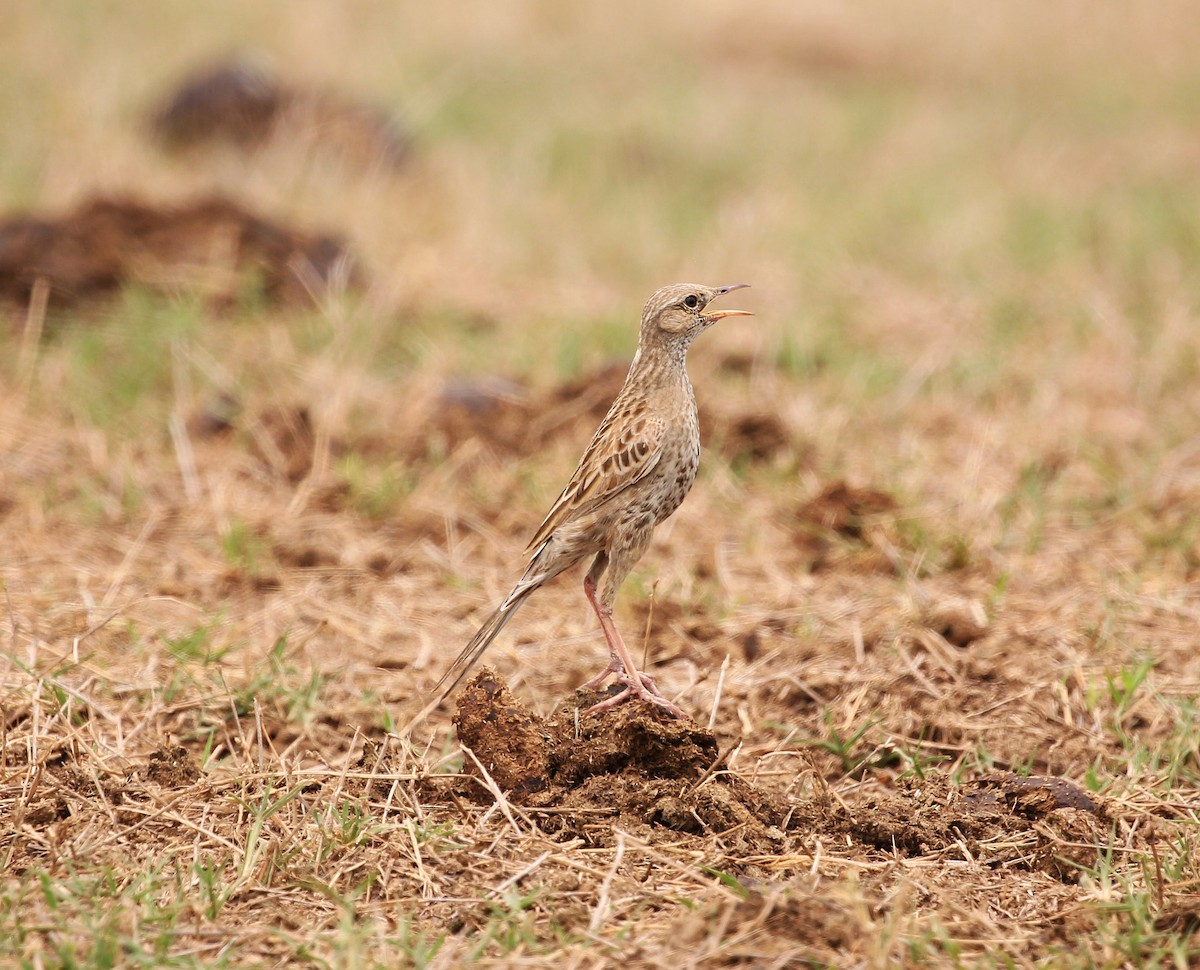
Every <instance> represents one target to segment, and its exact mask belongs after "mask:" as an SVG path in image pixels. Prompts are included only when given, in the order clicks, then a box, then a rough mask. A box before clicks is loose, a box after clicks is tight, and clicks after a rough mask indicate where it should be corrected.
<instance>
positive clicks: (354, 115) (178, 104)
mask: <svg viewBox="0 0 1200 970" xmlns="http://www.w3.org/2000/svg"><path fill="white" fill-rule="evenodd" d="M149 128H150V131H151V133H152V134H153V136H154V137H155V138H156V139H157V140H158V141H159V142H161V143H162V144H163V145H164V146H165V147H167V148H169V149H174V150H181V149H195V148H199V147H211V146H213V145H226V146H232V147H234V148H237V149H239V150H241V151H246V152H249V151H253V150H255V149H258V148H261V147H262V146H264V145H266V144H268V143H272V142H274V143H284V142H286V144H287V145H288V147H289V148H291V149H298V150H319V151H320V152H321V153H323V154H328V155H334V156H337V157H338V158H340V159H343V160H348V161H351V162H353V163H355V164H357V165H361V166H382V167H385V168H390V169H395V168H399V167H400V166H401V165H403V164H404V163H405V162H406V161H407V159H408V157H409V154H410V153H411V150H412V139H411V137H410V136H409V135H408V133H407V132H406V131H404V130H403V129H402V128H400V126H399V125H398V124H397V123H396V120H395V119H394V118H393V117H392V116H391V114H390V113H389V112H387V111H384V110H383V109H382V108H380V107H379V106H377V105H374V104H371V103H369V102H367V101H363V100H360V99H358V98H353V97H350V96H347V95H345V94H342V93H340V92H338V91H332V90H328V89H324V88H311V89H310V88H305V87H301V86H296V85H292V84H288V83H286V82H284V81H282V80H280V79H279V78H276V77H273V76H272V75H271V73H270V72H269V71H267V70H266V69H265V68H263V67H262V66H261V65H259V64H256V63H254V62H253V61H250V60H247V59H243V58H237V59H232V60H226V61H221V62H219V63H216V64H212V65H209V66H206V67H202V68H199V69H197V70H196V71H194V72H193V73H191V74H189V75H188V76H186V77H185V78H183V79H182V80H181V81H180V82H179V83H178V84H177V85H176V86H175V87H174V88H173V89H172V90H171V91H170V92H169V93H168V94H167V95H166V96H165V97H164V98H163V100H162V102H161V103H160V105H159V106H158V107H157V108H156V109H155V110H154V112H153V113H152V115H151V117H150V121H149Z"/></svg>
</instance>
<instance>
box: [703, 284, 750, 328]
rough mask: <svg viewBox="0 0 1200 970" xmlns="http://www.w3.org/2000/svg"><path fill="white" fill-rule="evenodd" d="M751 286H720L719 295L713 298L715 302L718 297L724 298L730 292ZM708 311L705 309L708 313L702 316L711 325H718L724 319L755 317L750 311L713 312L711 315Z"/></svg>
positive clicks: (718, 288)
mask: <svg viewBox="0 0 1200 970" xmlns="http://www.w3.org/2000/svg"><path fill="white" fill-rule="evenodd" d="M749 285H750V284H749V283H730V284H729V285H728V286H718V287H717V295H716V296H714V297H713V300H715V299H716V298H717V297H718V296H724V295H725V294H726V293H728V292H730V291H731V290H742V289H745V288H746V287H747V286H749ZM709 303H710V304H711V303H712V300H709ZM707 310H708V307H707V306H706V307H705V311H706V312H704V313H701V314H700V316H702V317H703V318H704V319H705V320H707V321H709V322H710V323H716V322H717V321H718V320H720V319H721V318H722V317H752V316H754V314H753V313H751V312H750V311H749V310H713V311H712V312H711V313H708V312H707Z"/></svg>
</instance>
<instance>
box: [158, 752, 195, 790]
mask: <svg viewBox="0 0 1200 970" xmlns="http://www.w3.org/2000/svg"><path fill="white" fill-rule="evenodd" d="M199 777H200V766H199V765H197V764H196V762H195V759H193V758H192V754H191V752H190V751H188V749H187V748H185V747H183V745H179V744H176V745H172V746H170V747H163V748H160V749H159V750H157V751H152V752H150V763H149V765H148V766H147V767H146V778H147V779H148V780H149V781H152V782H154V783H156V784H158V785H162V787H163V788H184V787H186V786H188V785H190V784H191V783H192V782H194V781H195V780H196V779H197V778H199Z"/></svg>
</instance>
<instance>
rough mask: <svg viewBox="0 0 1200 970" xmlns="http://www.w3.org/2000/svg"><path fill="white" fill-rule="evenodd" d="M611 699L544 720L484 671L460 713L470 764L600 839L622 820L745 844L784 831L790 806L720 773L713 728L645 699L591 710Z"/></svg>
mask: <svg viewBox="0 0 1200 970" xmlns="http://www.w3.org/2000/svg"><path fill="white" fill-rule="evenodd" d="M605 696H607V695H606V694H604V693H597V692H594V691H583V690H581V691H578V692H577V693H576V694H575V696H574V697H573V698H571V699H570V700H568V701H567V702H565V703H564V704H562V705H561V706H560V707H559V708H558V709H557V710H555V711H554V713H553V714H551V716H550V717H548V718H541V717H539V716H537V715H536V714H534V713H532V712H531V711H529V710H528V709H527V708H525V706H524V705H522V704H521V703H520V702H519V701H518V700H517V699H516V698H515V697H514V696H513V695H512V693H511V692H510V691H509V689H508V687H507V685H506V684H505V683H504V682H503V681H502V680H501V679H500V678H499V677H498V676H497V675H496V672H495V671H494V670H492V669H491V668H489V667H485V668H483V669H482V670H481V671H480V672H479V673H478V674H476V676H475V677H474V678H473V679H472V680H471V681H470V682H469V683H468V684H467V686H466V687H465V688H464V690H463V691H462V694H461V696H460V698H459V703H458V711H457V713H456V714H455V718H454V723H455V726H456V727H457V729H458V736H459V739H460V741H461V742H462V743H463V745H465V746H466V747H467V748H469V749H470V750H471V752H472V754H473V755H474V758H470V757H469V758H468V759H467V764H466V765H465V766H464V768H465V771H466V772H467V773H468V774H471V775H474V776H475V777H481V776H482V772H481V771H480V766H482V768H483V770H484V771H486V773H487V775H488V776H490V778H491V779H492V780H493V781H494V782H495V784H496V785H497V786H498V787H499V788H501V789H502V790H504V791H505V792H507V795H508V797H509V798H510V799H511V800H512V801H513V802H515V803H517V804H520V805H527V806H530V807H534V808H542V809H549V808H555V809H562V810H563V811H562V812H561V814H555V815H552V816H549V818H550V820H551V821H550V822H549V823H548V824H547V825H546V826H545V827H547V828H549V829H550V830H552V831H560V832H565V833H569V834H570V835H572V836H576V835H577V836H581V837H583V838H585V839H586V840H588V841H590V842H607V841H610V840H611V829H612V818H614V817H620V818H622V819H623V820H624V821H623V824H625V825H626V826H630V825H632V826H637V825H641V826H661V827H665V828H668V829H674V830H676V831H679V832H689V833H693V834H701V833H707V834H712V833H720V832H724V831H728V830H732V829H739V833H738V834H739V838H740V840H741V841H743V842H745V843H747V844H748V845H752V846H757V847H759V848H762V847H763V843H767V844H768V845H774V844H775V843H777V842H778V841H780V840H781V839H782V838H783V834H782V831H781V830H780V829H779V828H778V826H779V824H780V823H781V822H782V820H783V817H784V814H785V809H784V807H783V805H782V803H780V802H779V801H778V800H777V799H776V798H775V797H773V796H771V795H769V794H768V793H766V792H762V791H759V790H758V789H756V788H755V787H754V786H752V785H750V784H748V783H747V782H745V781H743V780H742V779H740V778H738V777H736V776H733V775H730V774H727V773H723V772H719V771H716V770H714V769H715V768H716V767H717V762H718V745H717V739H716V738H715V737H714V736H713V735H712V734H711V733H710V732H709V731H706V730H704V729H703V728H700V727H698V726H697V725H696V724H695V723H693V722H691V721H687V720H676V719H675V718H672V717H671V716H670V715H668V714H666V713H664V712H663V711H660V710H659V709H658V708H655V707H652V706H650V705H648V704H643V703H638V702H632V703H626V704H622V705H619V706H618V707H616V708H612V709H609V710H605V711H600V712H596V713H588V711H587V709H588V708H589V707H590V706H591V705H593V704H595V703H597V702H598V701H600V700H603V699H604V697H605ZM475 759H477V760H478V764H476V763H475ZM483 791H484V787H483V786H482V785H481V786H477V787H476V788H475V792H477V793H482V792H483ZM485 797H490V796H485ZM597 822H600V824H599V825H597V824H595V823H597Z"/></svg>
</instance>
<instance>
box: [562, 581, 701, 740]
mask: <svg viewBox="0 0 1200 970" xmlns="http://www.w3.org/2000/svg"><path fill="white" fill-rule="evenodd" d="M583 592H584V594H585V595H586V596H587V598H588V602H589V603H591V604H592V609H593V610H595V611H596V619H598V620H599V621H600V629H601V630H603V631H604V639H605V640H607V641H608V654H609V661H608V666H607V667H606V668H605V669H604V670H602V671H601V672H600V673H599V675H597V676H596V677H593V678H592V679H591V680H589V681H588V682H587V683H586V684H584V685H583V686H584V687H585V688H586V689H587V690H595V689H596V688H597V687H599V686H600V685H601V684H602V683H603V682H604V680H605V678H606V677H608V675H609V674H616V675H617V680H618V682H620V683H622V684H624V685H625V689H624V690H623V691H621V692H620V693H619V694H615V695H613V696H612V697H610V698H608V699H607V700H603V701H601V702H600V703H599V704H593V705H592V706H591V707H589V708H588V709H587V710H586V711H585V712H584V713H585V714H590V713H592V712H593V711H603V710H607V709H608V708H610V707H616V706H617V705H618V704H620V703H622V702H624V701H626V700H628V699H629V698H631V697H634V696H636V697H639V698H641V699H642V700H644V701H646V702H647V703H650V704H654V705H656V706H658V707H661V708H662V709H663V710H664V711H666V712H667V713H668V714H672V715H674V716H675V717H684V716H685V715H684V713H683V711H682V710H681V709H680V708H678V707H677V706H675V705H674V704H672V703H671V702H670V701H669V700H667V698H666V697H664V696H663V694H662V692H661V691H660V690H659V689H658V687H657V686H656V685H655V683H654V678H653V677H651V676H650V675H649V674H643V673H642V672H641V671H639V670H638V669H637V666H636V665H635V664H634V662H633V657H632V655H631V654H630V653H629V648H628V647H627V646H625V641H624V640H622V639H621V634H620V632H619V631H618V630H617V626H616V624H615V623H613V619H612V609H611V608H609V607H606V606H603V605H601V603H600V602H599V601H598V600H597V599H596V582H595V580H593V579H592V577H591V576H588V577H587V578H586V579H584V581H583Z"/></svg>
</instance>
